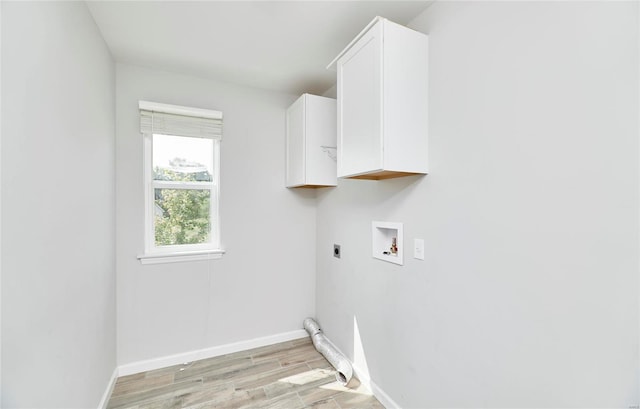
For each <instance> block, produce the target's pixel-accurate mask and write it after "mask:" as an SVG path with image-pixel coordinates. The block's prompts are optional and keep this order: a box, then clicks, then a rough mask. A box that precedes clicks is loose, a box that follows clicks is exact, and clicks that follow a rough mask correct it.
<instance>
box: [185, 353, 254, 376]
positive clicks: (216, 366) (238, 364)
mask: <svg viewBox="0 0 640 409" xmlns="http://www.w3.org/2000/svg"><path fill="white" fill-rule="evenodd" d="M251 366H253V362H252V361H251V357H250V356H246V357H240V358H235V359H230V360H227V361H222V362H219V361H216V360H207V363H206V364H204V363H199V364H197V365H192V366H190V367H188V368H185V369H184V370H182V371H179V372H176V373H175V375H174V379H175V381H176V382H179V381H181V380H184V379H189V378H198V377H200V378H202V377H204V376H213V375H216V374H223V373H228V372H233V371H237V370H241V369H244V368H249V367H251Z"/></svg>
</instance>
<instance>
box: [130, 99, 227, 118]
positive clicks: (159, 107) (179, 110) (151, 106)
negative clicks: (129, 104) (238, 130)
mask: <svg viewBox="0 0 640 409" xmlns="http://www.w3.org/2000/svg"><path fill="white" fill-rule="evenodd" d="M138 109H140V110H144V111H152V112H162V113H164V114H174V115H184V116H193V117H197V118H209V119H222V112H220V111H214V110H212V109H203V108H191V107H184V106H180V105H170V104H160V103H158V102H149V101H138Z"/></svg>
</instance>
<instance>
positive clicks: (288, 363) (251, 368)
mask: <svg viewBox="0 0 640 409" xmlns="http://www.w3.org/2000/svg"><path fill="white" fill-rule="evenodd" d="M107 407H108V409H121V408H128V409H177V408H189V409H204V408H229V409H240V408H273V409H297V408H318V409H319V408H322V409H351V408H362V409H384V407H383V406H382V405H381V404H380V402H378V401H377V400H376V399H375V398H374V397H373V396H372V395H371V393H370V392H369V391H367V390H366V389H365V388H364V387H363V386H362V385H360V384H359V382H358V381H357V379H353V380H352V382H351V383H350V384H349V387H348V388H345V387H343V386H341V385H340V384H339V383H338V382H336V379H335V371H334V370H333V368H332V367H331V365H330V364H329V362H327V360H326V359H324V357H323V356H322V355H320V354H319V353H318V352H317V351H316V350H315V348H314V347H313V344H311V340H310V339H309V338H303V339H299V340H295V341H289V342H283V343H280V344H275V345H270V346H267V347H263V348H256V349H252V350H248V351H242V352H237V353H234V354H229V355H223V356H219V357H215V358H210V359H203V360H201V361H195V362H190V363H185V364H183V365H176V366H172V367H168V368H162V369H157V370H155V371H149V372H143V373H139V374H135V375H129V376H123V377H121V378H118V380H117V382H116V385H115V387H114V390H113V393H112V395H111V399H110V400H109V404H108V406H107Z"/></svg>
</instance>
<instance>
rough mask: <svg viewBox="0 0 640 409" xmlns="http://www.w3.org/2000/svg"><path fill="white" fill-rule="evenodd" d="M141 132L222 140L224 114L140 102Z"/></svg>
mask: <svg viewBox="0 0 640 409" xmlns="http://www.w3.org/2000/svg"><path fill="white" fill-rule="evenodd" d="M139 108H140V132H141V133H143V134H163V135H177V136H190V137H194V138H208V139H217V140H220V139H222V112H220V111H213V110H208V109H199V108H189V107H182V106H178V105H168V104H158V103H155V102H147V101H140V102H139Z"/></svg>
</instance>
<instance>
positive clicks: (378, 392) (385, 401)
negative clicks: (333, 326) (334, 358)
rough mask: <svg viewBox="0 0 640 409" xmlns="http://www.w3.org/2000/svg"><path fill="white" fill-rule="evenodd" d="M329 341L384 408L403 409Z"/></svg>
mask: <svg viewBox="0 0 640 409" xmlns="http://www.w3.org/2000/svg"><path fill="white" fill-rule="evenodd" d="M327 341H328V342H329V344H331V345H332V346H333V347H334V348H335V349H336V351H338V352H339V353H341V354H342V355H343V356H344V357H346V358H347V359H348V360H349V363H351V367H352V368H353V372H354V373H355V374H356V378H358V380H359V381H360V384H362V385H364V387H365V388H367V389H369V391H371V393H372V394H373V396H375V397H376V399H378V401H380V403H381V404H382V406H384V407H385V408H386V409H392V408H393V409H401V408H402V407H401V406H400V405H398V404H397V403H396V402H395V401H394V400H393V399H391V396H389V394H387V393H386V392H385V391H384V390H383V389H382V388H381V387H379V386H378V385H377V384H376V383H375V382H374V381H372V380H371V377H369V374H368V373H367V372H366V371H364V370H362V368H360V367H358V366H356V365H355V364H354V363H353V361H351V359H350V358H349V356H348V355H346V354H344V353H343V352H342V351H341V350H340V348H338V347H337V346H336V344H334V343H333V342H331V340H330V339H329V338H327Z"/></svg>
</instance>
